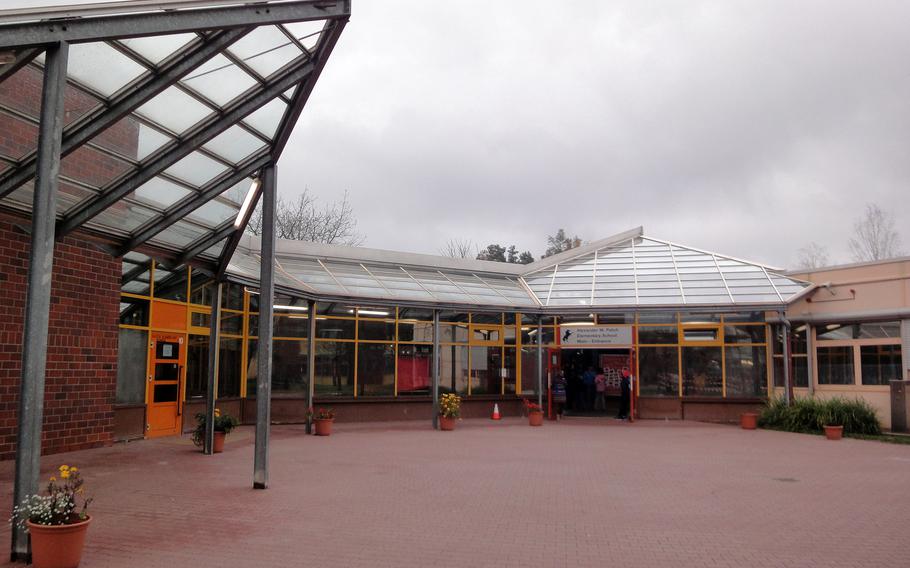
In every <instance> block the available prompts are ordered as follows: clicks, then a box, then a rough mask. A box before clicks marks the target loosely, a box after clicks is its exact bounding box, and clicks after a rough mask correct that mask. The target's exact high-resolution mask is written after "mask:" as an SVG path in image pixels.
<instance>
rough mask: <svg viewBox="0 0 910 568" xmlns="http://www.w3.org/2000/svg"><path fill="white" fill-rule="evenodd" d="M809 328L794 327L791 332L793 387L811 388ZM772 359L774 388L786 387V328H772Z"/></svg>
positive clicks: (780, 326) (778, 326)
mask: <svg viewBox="0 0 910 568" xmlns="http://www.w3.org/2000/svg"><path fill="white" fill-rule="evenodd" d="M806 333H807V328H806V326H805V325H801V326H797V327H794V328H792V329H791V330H790V365H791V367H790V374H791V376H790V378H791V380H792V381H793V386H794V387H797V388H807V387H808V386H809V354H808V343H807V340H806ZM771 335H772V339H773V341H772V343H771V345H772V351H771V353H772V359H773V362H772V363H773V367H772V370H773V372H774V386H776V387H783V386H784V355H783V350H784V343H783V338H784V326H782V325H777V326H774V327H773V328H772V334H771Z"/></svg>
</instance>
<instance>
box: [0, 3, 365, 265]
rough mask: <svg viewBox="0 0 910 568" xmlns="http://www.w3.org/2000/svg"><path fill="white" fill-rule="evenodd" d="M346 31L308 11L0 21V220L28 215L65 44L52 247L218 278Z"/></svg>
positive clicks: (154, 10)
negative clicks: (48, 74) (72, 245)
mask: <svg viewBox="0 0 910 568" xmlns="http://www.w3.org/2000/svg"><path fill="white" fill-rule="evenodd" d="M349 15H350V4H349V2H332V1H318V2H317V1H312V0H309V1H303V0H270V1H258V2H256V3H255V4H253V3H248V2H240V1H238V0H220V1H214V0H205V1H201V0H189V1H174V0H170V1H168V0H165V1H158V2H149V1H140V2H126V3H124V2H119V3H108V4H102V5H91V4H90V5H86V6H80V7H63V8H44V9H33V10H2V11H0V132H2V133H3V134H2V139H0V210H6V211H9V212H14V213H16V214H19V215H26V216H27V215H28V214H29V213H30V210H31V207H32V199H33V180H34V175H35V160H36V154H37V147H38V126H39V123H40V117H41V108H40V106H41V89H42V76H43V67H44V48H45V47H46V46H47V45H49V44H51V43H53V42H56V41H65V42H68V43H69V44H70V47H69V53H68V66H67V85H66V92H65V97H64V101H65V102H64V132H63V143H62V150H61V156H62V159H61V166H60V177H59V190H58V195H57V209H56V213H57V236H58V238H59V237H62V236H65V235H66V234H68V233H69V232H71V231H73V230H76V229H81V230H84V231H87V232H90V233H91V234H93V235H95V236H98V237H102V239H103V240H104V241H105V242H107V243H109V245H110V247H111V251H112V252H114V253H115V254H117V255H121V254H124V253H126V252H128V251H131V250H137V251H140V252H143V253H147V254H149V255H152V256H155V257H156V258H159V259H164V260H167V261H170V262H171V263H172V264H173V265H177V264H181V263H184V262H186V261H188V260H190V259H191V258H194V259H195V260H196V261H197V262H198V263H200V264H202V265H207V266H210V267H218V266H223V265H224V264H226V261H227V257H228V256H230V252H231V249H232V248H233V247H230V246H227V245H226V243H228V242H230V241H231V240H232V238H233V239H235V240H236V239H237V238H239V235H240V234H242V231H243V230H244V228H245V222H246V219H245V214H246V209H249V210H252V208H253V207H254V206H255V201H256V200H257V199H258V197H259V196H258V186H257V185H256V184H253V179H254V178H255V177H256V176H257V174H258V171H259V170H260V169H261V168H262V167H263V166H264V165H266V164H268V163H274V162H275V161H277V159H278V157H279V156H280V154H281V152H282V150H283V148H284V145H285V143H286V141H287V138H288V136H289V134H290V131H291V129H292V128H293V126H294V124H295V123H296V120H297V117H298V116H299V114H300V112H301V110H302V107H303V105H304V104H305V103H306V100H307V98H308V96H309V94H310V92H311V90H312V88H313V86H314V84H315V82H316V79H317V78H318V76H319V73H320V71H321V69H322V67H323V66H324V65H325V63H326V60H327V58H328V56H329V55H330V53H331V51H332V48H333V47H334V44H335V42H336V41H337V39H338V36H339V34H340V33H341V31H342V29H343V27H344V25H345V23H346V21H347V19H348V17H349ZM49 21H50V22H51V23H50V24H48V23H47V22H49ZM246 200H248V201H250V203H249V204H248V206H247V208H246V209H245V210H244V215H242V214H241V209H244V202H245V201H246ZM225 249H228V250H225Z"/></svg>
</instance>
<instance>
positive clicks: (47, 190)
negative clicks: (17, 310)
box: [11, 43, 69, 560]
mask: <svg viewBox="0 0 910 568" xmlns="http://www.w3.org/2000/svg"><path fill="white" fill-rule="evenodd" d="M68 58H69V45H67V44H66V43H60V44H57V45H54V46H52V47H49V48H48V49H47V52H46V55H45V65H44V85H43V87H42V92H41V123H40V125H39V128H38V177H37V179H36V180H35V190H34V196H33V199H32V233H31V234H32V246H31V251H29V258H28V288H27V290H26V300H25V330H24V332H23V337H22V380H21V382H20V384H19V431H18V433H17V436H16V479H15V487H14V491H13V495H14V497H13V503H21V502H22V501H24V500H25V499H26V498H27V497H28V496H29V495H34V494H35V493H37V492H38V476H39V473H40V471H41V430H42V425H43V420H44V376H45V369H46V365H47V329H48V321H49V319H50V309H51V279H52V276H53V267H54V216H55V211H56V209H57V186H58V175H59V174H60V143H61V140H62V138H63V120H64V113H63V97H64V93H65V92H66V68H67V60H68ZM11 556H12V558H13V560H21V559H26V560H27V559H28V556H29V541H28V534H27V533H26V532H25V531H24V530H22V529H19V528H15V527H14V528H13V539H12V550H11Z"/></svg>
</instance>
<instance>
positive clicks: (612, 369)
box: [600, 355, 629, 395]
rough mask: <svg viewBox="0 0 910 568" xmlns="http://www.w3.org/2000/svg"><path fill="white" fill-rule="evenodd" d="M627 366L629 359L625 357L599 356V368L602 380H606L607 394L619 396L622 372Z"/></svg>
mask: <svg viewBox="0 0 910 568" xmlns="http://www.w3.org/2000/svg"><path fill="white" fill-rule="evenodd" d="M628 366H629V357H628V356H626V355H601V356H600V368H601V369H603V372H604V378H605V379H606V380H607V394H611V395H614V394H615V395H618V394H620V382H621V381H622V370H623V368H624V367H628Z"/></svg>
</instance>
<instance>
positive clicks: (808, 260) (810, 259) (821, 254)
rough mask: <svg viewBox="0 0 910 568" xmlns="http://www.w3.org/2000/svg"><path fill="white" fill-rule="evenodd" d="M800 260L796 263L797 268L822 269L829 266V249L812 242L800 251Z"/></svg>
mask: <svg viewBox="0 0 910 568" xmlns="http://www.w3.org/2000/svg"><path fill="white" fill-rule="evenodd" d="M798 252H799V259H798V260H797V261H796V266H797V268H803V269H806V270H812V269H814V268H821V267H822V266H828V263H829V258H830V257H829V255H828V249H827V247H823V246H822V245H820V244H818V243H816V242H814V241H813V242H811V243H809V244H807V245H806V246H804V247H803V248H801V249H799V251H798Z"/></svg>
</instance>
